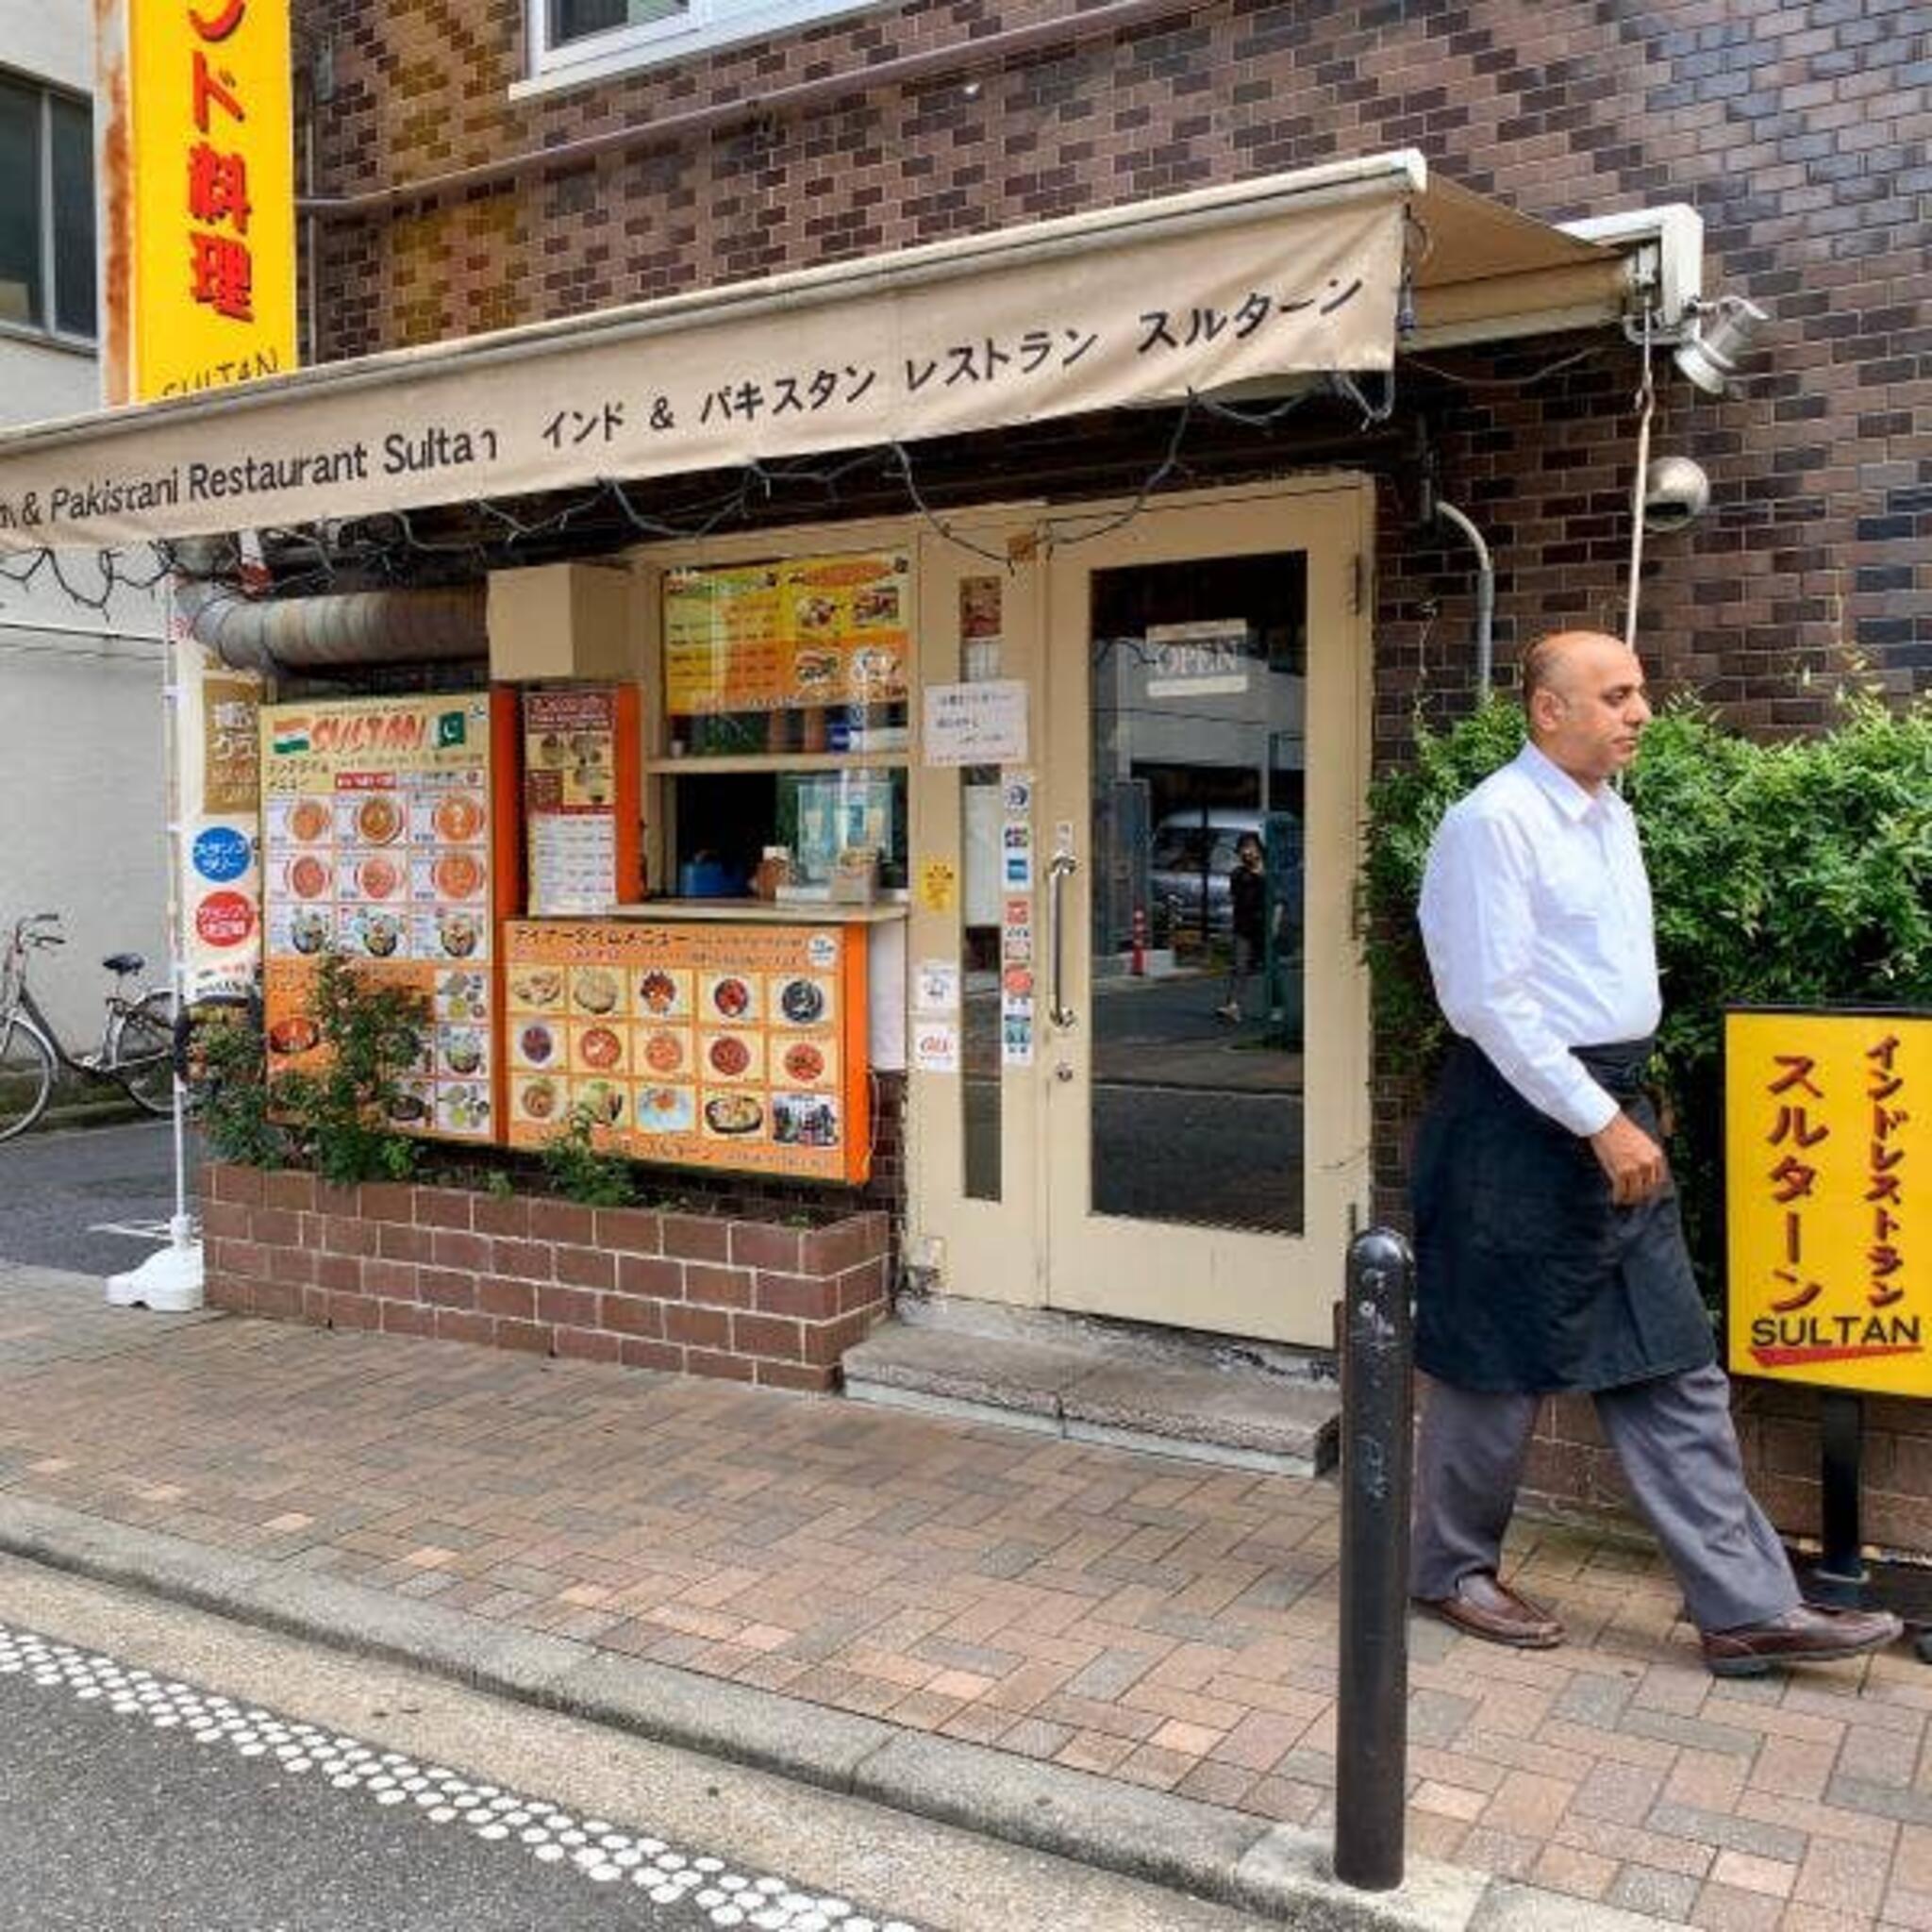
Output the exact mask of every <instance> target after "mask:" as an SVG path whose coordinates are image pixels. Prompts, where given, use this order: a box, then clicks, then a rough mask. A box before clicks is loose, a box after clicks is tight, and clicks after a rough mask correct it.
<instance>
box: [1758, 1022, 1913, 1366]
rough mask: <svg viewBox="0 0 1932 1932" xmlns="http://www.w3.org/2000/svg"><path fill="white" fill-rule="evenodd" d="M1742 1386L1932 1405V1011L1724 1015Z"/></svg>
mask: <svg viewBox="0 0 1932 1932" xmlns="http://www.w3.org/2000/svg"><path fill="white" fill-rule="evenodd" d="M1724 1159H1725V1184H1724V1205H1725V1217H1726V1222H1727V1229H1728V1235H1729V1258H1730V1268H1729V1273H1730V1293H1729V1322H1730V1365H1731V1369H1732V1371H1733V1373H1734V1374H1741V1375H1758V1376H1769V1377H1773V1378H1776V1379H1781V1380H1786V1381H1794V1382H1807V1383H1814V1384H1817V1385H1819V1386H1821V1387H1824V1388H1832V1389H1845V1390H1857V1391H1870V1392H1872V1393H1874V1394H1890V1395H1921V1396H1923V1395H1932V1349H1928V1345H1927V1344H1928V1341H1932V1334H1928V1322H1927V1317H1928V1314H1932V1274H1928V1269H1932V1015H1924V1014H1916V1013H1904V1012H1886V1011H1873V1012H1745V1011H1740V1012H1732V1013H1727V1014H1726V1015H1725V1016H1724Z"/></svg>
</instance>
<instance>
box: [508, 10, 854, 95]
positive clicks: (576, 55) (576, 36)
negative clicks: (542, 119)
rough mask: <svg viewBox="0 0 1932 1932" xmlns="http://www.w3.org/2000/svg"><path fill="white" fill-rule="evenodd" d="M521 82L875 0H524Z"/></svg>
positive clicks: (582, 71)
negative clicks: (526, 71)
mask: <svg viewBox="0 0 1932 1932" xmlns="http://www.w3.org/2000/svg"><path fill="white" fill-rule="evenodd" d="M525 4H526V6H527V7H528V9H529V25H530V55H531V62H530V71H531V79H530V80H528V81H526V82H525V83H524V84H523V85H524V86H525V88H531V87H535V88H541V87H546V86H558V85H560V84H567V83H569V82H571V81H575V80H590V79H593V78H595V77H596V76H598V75H606V74H618V73H622V72H623V71H624V70H625V69H626V68H632V67H643V66H648V65H650V64H651V63H652V62H654V61H659V60H675V59H679V58H683V57H684V56H686V55H689V54H696V53H702V52H705V51H706V50H708V49H709V48H712V47H724V46H729V45H731V44H732V43H733V42H740V41H749V40H757V39H759V38H762V37H764V36H767V35H771V34H777V33H784V32H786V31H787V30H788V29H790V28H791V27H794V26H802V25H805V24H806V23H807V22H808V21H814V20H824V19H827V18H829V17H830V16H831V15H833V14H837V13H856V12H858V10H859V9H860V8H864V7H867V6H874V5H876V4H877V0H525Z"/></svg>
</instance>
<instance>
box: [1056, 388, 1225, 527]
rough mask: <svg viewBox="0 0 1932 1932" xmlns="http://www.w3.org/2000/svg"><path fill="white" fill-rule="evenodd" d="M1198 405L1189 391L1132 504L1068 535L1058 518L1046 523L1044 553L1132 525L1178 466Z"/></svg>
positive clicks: (1192, 392) (1076, 520)
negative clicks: (1160, 453)
mask: <svg viewBox="0 0 1932 1932" xmlns="http://www.w3.org/2000/svg"><path fill="white" fill-rule="evenodd" d="M1198 406H1199V399H1198V398H1197V397H1196V396H1195V394H1194V391H1192V390H1190V391H1188V399H1187V401H1186V403H1185V404H1183V405H1182V408H1181V412H1180V414H1179V415H1178V416H1177V417H1176V418H1175V419H1174V434H1173V435H1172V436H1170V437H1169V438H1168V440H1167V454H1166V455H1165V456H1164V457H1162V458H1161V459H1160V462H1159V464H1158V466H1157V467H1156V469H1155V470H1154V471H1153V473H1152V474H1151V475H1148V476H1147V477H1146V479H1145V480H1144V481H1143V482H1142V483H1141V487H1140V489H1139V490H1138V491H1135V493H1134V498H1133V501H1132V502H1130V503H1129V504H1128V505H1127V506H1126V507H1125V508H1124V509H1120V510H1116V511H1115V512H1114V513H1113V514H1112V515H1111V516H1107V517H1102V518H1100V519H1099V520H1098V521H1097V522H1096V521H1094V520H1093V519H1091V518H1089V519H1087V521H1088V522H1089V523H1091V524H1092V527H1091V529H1086V530H1076V531H1074V534H1073V535H1071V536H1067V535H1062V534H1061V533H1062V531H1063V530H1064V529H1065V527H1066V525H1063V524H1062V523H1060V522H1059V521H1058V519H1056V520H1055V521H1054V522H1052V523H1049V524H1048V525H1047V526H1046V533H1047V534H1046V544H1047V551H1048V554H1049V555H1051V553H1052V552H1054V551H1055V550H1064V549H1066V548H1068V547H1069V546H1070V545H1072V544H1074V543H1091V542H1092V541H1093V540H1094V539H1095V538H1096V537H1105V536H1107V535H1108V533H1109V532H1110V531H1114V530H1118V529H1120V528H1121V527H1122V525H1125V524H1130V523H1132V522H1133V521H1134V519H1135V518H1136V517H1137V516H1139V515H1140V514H1141V511H1142V510H1143V509H1145V508H1147V499H1148V498H1149V497H1150V496H1152V495H1153V494H1154V492H1155V491H1157V490H1158V489H1159V488H1160V486H1161V485H1162V484H1163V483H1164V482H1166V481H1167V479H1168V477H1169V476H1170V475H1173V474H1174V470H1175V469H1176V468H1177V467H1178V466H1179V463H1180V459H1181V444H1182V442H1184V441H1186V439H1187V434H1188V426H1189V425H1190V424H1191V423H1192V422H1193V420H1194V411H1195V409H1196V408H1197V407H1198ZM1074 521H1075V522H1078V521H1079V519H1077V518H1076V519H1074Z"/></svg>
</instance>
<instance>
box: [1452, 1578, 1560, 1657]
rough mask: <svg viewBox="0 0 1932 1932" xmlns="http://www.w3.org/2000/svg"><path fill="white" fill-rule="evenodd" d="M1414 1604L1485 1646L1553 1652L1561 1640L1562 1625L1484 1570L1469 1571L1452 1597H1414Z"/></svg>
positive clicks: (1458, 1584) (1547, 1612)
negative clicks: (1487, 1644) (1504, 1646)
mask: <svg viewBox="0 0 1932 1932" xmlns="http://www.w3.org/2000/svg"><path fill="white" fill-rule="evenodd" d="M1416 1602H1417V1603H1418V1604H1420V1605H1421V1606H1422V1607H1423V1608H1424V1609H1425V1610H1433V1611H1434V1612H1435V1613H1436V1615H1437V1616H1439V1617H1441V1619H1442V1621H1443V1622H1444V1623H1445V1624H1455V1626H1456V1627H1457V1629H1458V1630H1460V1631H1461V1632H1462V1634H1463V1635H1464V1636H1465V1637H1480V1638H1481V1639H1482V1641H1484V1642H1485V1643H1507V1644H1508V1645H1510V1646H1511V1647H1512V1648H1513V1649H1516V1650H1554V1649H1555V1648H1556V1646H1557V1644H1559V1643H1561V1642H1562V1641H1563V1626H1562V1624H1559V1623H1557V1620H1556V1618H1554V1617H1553V1616H1551V1615H1550V1613H1549V1611H1547V1610H1540V1609H1538V1608H1537V1607H1536V1606H1535V1605H1534V1604H1532V1603H1527V1602H1525V1601H1524V1599H1523V1598H1522V1597H1520V1596H1518V1595H1517V1594H1516V1592H1515V1591H1513V1590H1511V1589H1509V1588H1508V1587H1507V1585H1506V1584H1503V1583H1501V1582H1499V1581H1498V1580H1497V1579H1496V1578H1495V1577H1494V1576H1492V1575H1491V1574H1490V1573H1489V1572H1488V1571H1487V1570H1476V1571H1472V1572H1471V1574H1469V1575H1467V1576H1465V1577H1463V1578H1462V1580H1461V1581H1460V1582H1459V1583H1457V1586H1456V1591H1455V1593H1454V1595H1451V1596H1437V1597H1417V1598H1416Z"/></svg>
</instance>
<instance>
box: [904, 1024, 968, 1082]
mask: <svg viewBox="0 0 1932 1932" xmlns="http://www.w3.org/2000/svg"><path fill="white" fill-rule="evenodd" d="M912 1064H913V1065H914V1066H915V1067H916V1068H917V1069H918V1070H919V1071H920V1072H921V1073H922V1074H957V1073H958V1071H959V1028H958V1025H957V1024H955V1023H954V1022H953V1021H951V1020H926V1019H921V1020H919V1021H917V1022H916V1023H915V1024H914V1025H913V1028H912Z"/></svg>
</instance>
